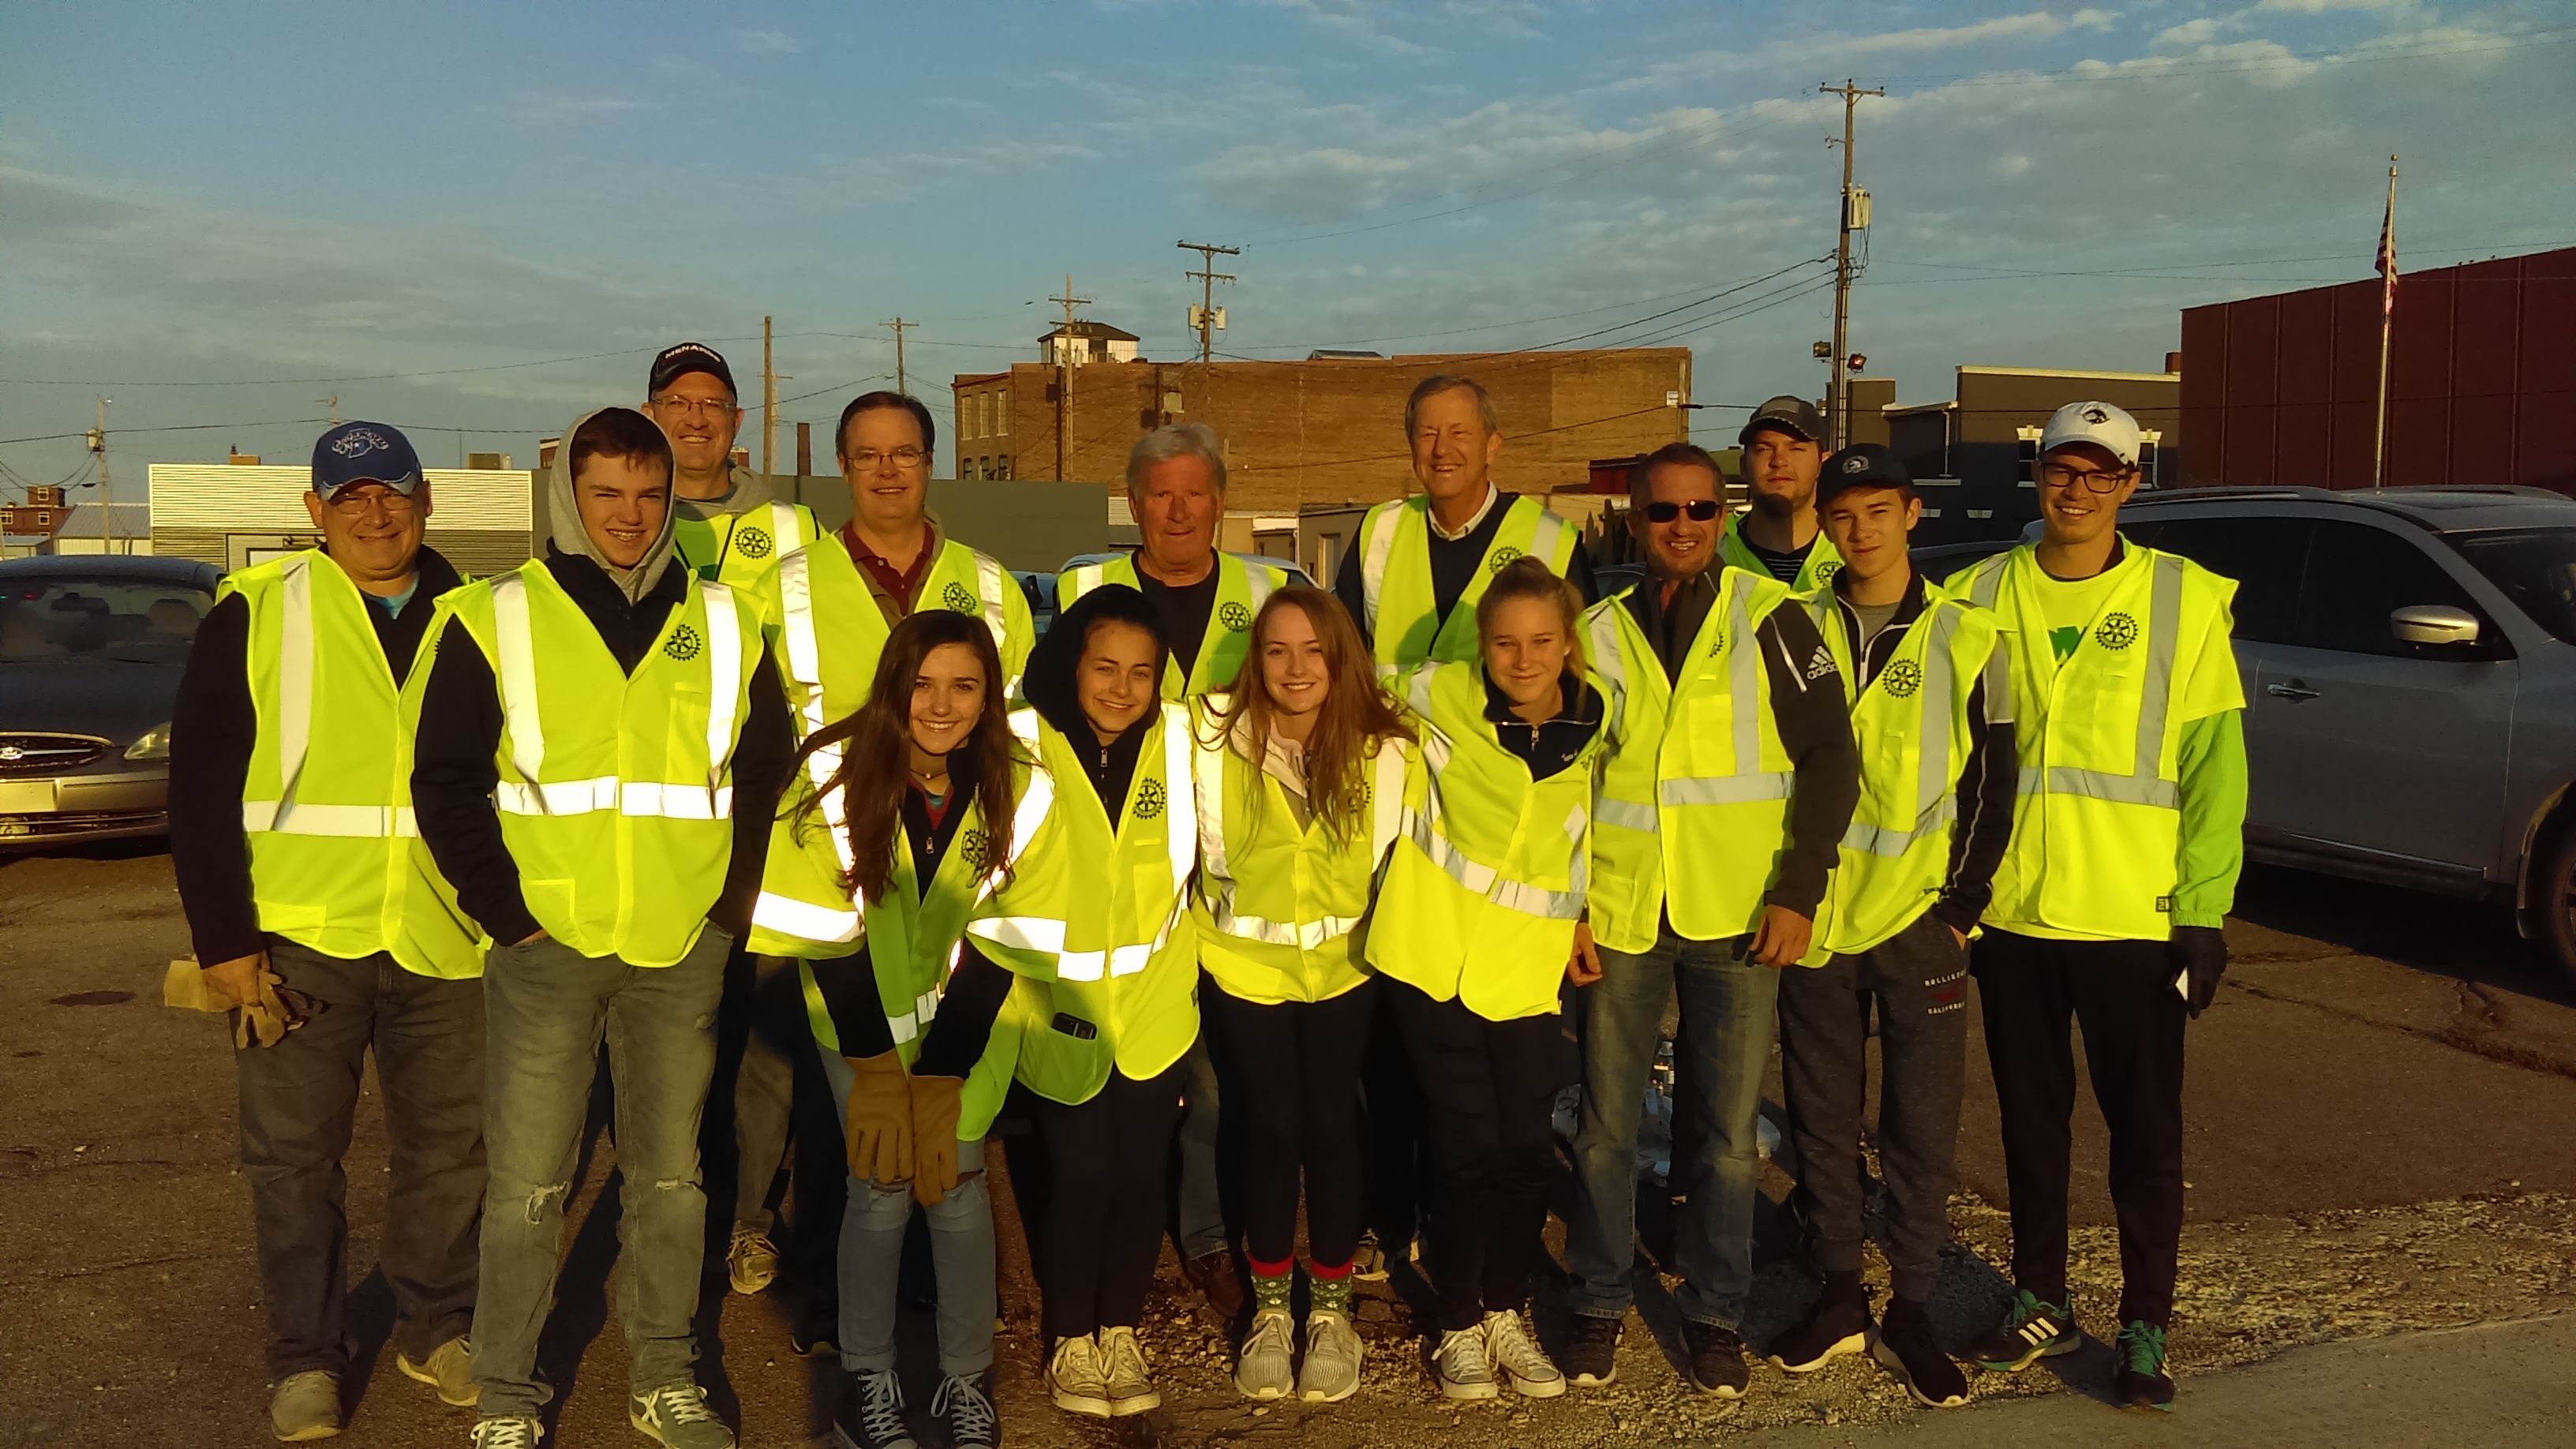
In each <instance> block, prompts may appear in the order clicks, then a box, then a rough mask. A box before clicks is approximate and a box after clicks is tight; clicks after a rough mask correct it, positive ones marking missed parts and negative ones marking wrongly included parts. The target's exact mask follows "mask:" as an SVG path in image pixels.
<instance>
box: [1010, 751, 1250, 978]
mask: <svg viewBox="0 0 2576 1449" xmlns="http://www.w3.org/2000/svg"><path fill="white" fill-rule="evenodd" d="M1160 708H1161V709H1162V710H1163V782H1164V783H1163V789H1164V792H1165V794H1166V795H1168V794H1169V793H1170V792H1171V791H1173V790H1175V789H1178V788H1179V787H1180V784H1181V782H1184V781H1186V780H1188V779H1189V778H1190V726H1189V716H1188V715H1187V714H1186V713H1185V712H1183V711H1181V710H1180V709H1178V708H1177V707H1176V706H1173V705H1170V704H1165V705H1162V706H1160ZM1011 729H1012V731H1013V732H1014V733H1015V734H1017V735H1018V736H1019V737H1020V739H1021V741H1022V742H1023V743H1025V744H1026V745H1027V746H1028V747H1029V753H1030V754H1031V755H1032V756H1039V755H1040V751H1039V747H1038V713H1037V711H1036V710H1034V709H1025V710H1019V711H1016V712H1014V713H1013V714H1012V716H1011ZM1041 758H1042V756H1041ZM1040 778H1046V776H1045V771H1044V770H1043V768H1041V769H1040V771H1039V773H1038V775H1037V776H1035V777H1032V780H1031V786H1032V788H1031V794H1032V795H1034V794H1035V793H1036V792H1035V782H1036V780H1037V779H1040ZM1052 798H1053V796H1052V794H1050V795H1049V799H1050V801H1051V800H1052ZM1020 803H1021V814H1020V815H1017V816H1014V817H1013V819H1014V820H1015V821H1016V820H1020V819H1024V818H1027V807H1028V800H1027V799H1026V798H1023V799H1022V800H1021V802H1020ZM1119 807H1120V811H1121V815H1120V823H1123V822H1124V820H1125V819H1126V816H1125V814H1124V811H1125V808H1126V802H1124V801H1121V802H1119ZM1102 813H1103V814H1106V813H1107V804H1106V802H1103V805H1102ZM1037 818H1039V819H1044V818H1045V812H1044V811H1043V810H1042V811H1040V812H1039V813H1038V816H1037ZM1014 828H1016V826H1015V827H1014ZM1116 830H1117V825H1116V824H1113V825H1112V826H1111V833H1112V836H1113V837H1114V836H1115V834H1116ZM1029 833H1030V834H1031V835H1034V834H1035V833H1036V831H1035V830H1034V828H1032V829H1031V831H1030V832H1029ZM1163 833H1164V850H1165V852H1166V854H1167V855H1168V857H1169V858H1170V860H1171V864H1172V908H1171V910H1170V911H1169V912H1167V913H1166V914H1165V915H1164V917H1163V924H1162V925H1161V926H1160V927H1158V928H1157V929H1156V930H1155V932H1154V939H1153V940H1152V941H1150V942H1147V943H1145V944H1143V945H1128V946H1118V947H1113V948H1112V949H1110V950H1106V951H1067V950H1066V949H1064V932H1065V923H1064V922H1062V921H1060V920H1056V919H1053V918H1051V917H1047V916H991V917H987V918H986V919H984V920H980V921H977V922H976V923H975V925H974V927H973V929H974V933H975V934H976V935H978V936H983V937H985V938H987V939H989V940H991V941H992V942H993V943H994V944H996V945H1000V946H1006V947H1010V948H1012V949H1015V950H1021V951H1032V952H1037V953H1041V954H1044V955H1048V956H1052V957H1054V958H1055V974H1056V975H1057V976H1059V977H1061V978H1063V979H1064V980H1067V981H1100V980H1103V979H1113V978H1116V977H1120V976H1133V975H1135V974H1136V973H1137V972H1139V971H1142V970H1144V969H1145V967H1146V965H1147V964H1148V963H1149V962H1151V961H1152V960H1153V959H1154V953H1155V952H1157V951H1160V950H1162V949H1163V946H1164V943H1166V942H1167V941H1169V940H1170V939H1171V936H1172V927H1173V926H1175V925H1177V924H1179V923H1180V919H1181V917H1182V916H1183V915H1184V914H1186V913H1187V912H1188V910H1189V905H1190V896H1189V883H1190V871H1191V870H1192V868H1194V867H1195V866H1196V865H1197V864H1198V856H1199V834H1198V819H1197V816H1196V813H1195V812H1193V811H1188V810H1182V809H1178V808H1167V809H1165V810H1164V811H1163ZM1026 838H1027V837H1026V836H1022V837H1019V839H1015V840H1014V841H1013V842H1012V848H1013V850H1014V851H1016V850H1018V849H1019V848H1020V841H1021V840H1024V839H1026Z"/></svg>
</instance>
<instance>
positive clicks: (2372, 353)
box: [2182, 248, 2576, 494]
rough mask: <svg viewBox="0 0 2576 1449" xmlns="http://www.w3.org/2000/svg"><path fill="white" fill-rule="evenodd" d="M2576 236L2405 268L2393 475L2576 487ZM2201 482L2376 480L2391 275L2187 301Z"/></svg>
mask: <svg viewBox="0 0 2576 1449" xmlns="http://www.w3.org/2000/svg"><path fill="white" fill-rule="evenodd" d="M2571 336H2576V248H2568V249H2563V250H2560V251H2553V252H2538V253H2534V254H2533V255H2530V256H2525V257H2507V258H2503V259H2500V260H2497V261H2491V262H2474V263H2471V264H2469V265H2467V266H2459V267H2443V268H2439V269H2436V270H2431V271H2423V272H2413V273H2408V274H2405V275H2403V276H2401V277H2400V278H2399V280H2398V286H2397V312H2396V318H2395V324H2394V331H2393V337H2392V339H2391V342H2390V348H2389V379H2388V481H2389V482H2390V483H2391V484H2392V485H2398V486H2408V485H2416V484H2433V483H2486V484H2497V483H2525V484H2532V485H2535V486H2538V487H2543V488H2555V489H2557V490H2559V491H2560V492H2563V493H2569V494H2576V347H2571V346H2570V345H2569V339H2570V337H2571ZM2182 351H2183V379H2182V434H2183V437H2184V439H2185V440H2186V442H2187V444H2188V447H2187V450H2186V453H2185V459H2184V469H2185V476H2184V481H2185V483H2186V485H2187V486H2205V487H2217V486H2227V487H2247V486H2255V487H2261V486H2275V485H2285V484H2297V485H2306V486H2310V487H2320V488H2367V487H2369V486H2370V484H2371V467H2372V465H2371V438H2372V433H2373V428H2374V424H2375V421H2376V417H2377V410H2378V409H2377V399H2378V387H2379V282H2378V280H2377V279H2376V278H2373V279H2370V280H2367V281H2360V282H2348V283H2345V284H2344V285H2342V286H2337V287H2320V288H2315V289H2312V290H2309V291H2304V292H2283V293H2277V294H2275V295H2272V296H2268V297H2248V298H2246V299H2244V300H2243V301H2238V302H2226V303H2220V304H2218V305H2216V306H2210V307H2194V308H2191V309H2190V310H2188V311H2186V312H2184V313H2183V314H2182Z"/></svg>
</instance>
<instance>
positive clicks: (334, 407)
mask: <svg viewBox="0 0 2576 1449" xmlns="http://www.w3.org/2000/svg"><path fill="white" fill-rule="evenodd" d="M314 401H315V402H318V403H320V404H322V405H323V406H324V407H327V408H329V409H330V410H331V426H333V427H335V428H336V427H338V426H340V395H339V394H338V393H336V392H335V393H333V394H331V395H330V396H329V397H317V398H315V399H314Z"/></svg>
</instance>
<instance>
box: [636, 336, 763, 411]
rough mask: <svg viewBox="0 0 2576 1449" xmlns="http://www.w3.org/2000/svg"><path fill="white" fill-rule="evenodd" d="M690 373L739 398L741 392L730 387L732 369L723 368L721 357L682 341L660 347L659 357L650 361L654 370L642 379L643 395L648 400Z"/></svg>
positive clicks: (731, 385)
mask: <svg viewBox="0 0 2576 1449" xmlns="http://www.w3.org/2000/svg"><path fill="white" fill-rule="evenodd" d="M693 372H703V373H705V374H706V375H707V376H709V377H712V378H714V379H715V380H716V381H718V382H720V383H723V384H724V388H725V391H726V392H729V393H732V394H733V395H734V396H735V397H740V396H742V389H740V388H738V387H735V386H734V385H733V369H732V368H730V367H728V366H726V365H725V360H724V354H723V353H721V352H718V351H716V350H715V349H714V348H712V347H709V346H708V345H706V344H705V343H703V342H682V343H679V344H677V345H676V346H671V347H665V348H663V349H662V354H661V355H660V356H659V357H656V358H654V359H653V371H652V374H651V376H649V377H648V378H646V379H645V383H644V395H645V396H646V397H651V396H652V395H653V394H655V393H658V392H660V391H661V390H662V389H664V388H666V387H669V386H670V385H671V384H672V383H674V382H677V381H679V380H680V379H681V378H684V377H686V376H688V375H689V374H690V373H693Z"/></svg>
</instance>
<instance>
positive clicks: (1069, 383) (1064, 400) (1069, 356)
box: [1047, 272, 1091, 481]
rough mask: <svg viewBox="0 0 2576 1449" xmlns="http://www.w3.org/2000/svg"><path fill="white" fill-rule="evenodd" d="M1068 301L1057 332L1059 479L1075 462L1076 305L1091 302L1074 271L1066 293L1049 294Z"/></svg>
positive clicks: (1066, 277) (1052, 299) (1064, 477)
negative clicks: (1078, 290) (1077, 287)
mask: <svg viewBox="0 0 2576 1449" xmlns="http://www.w3.org/2000/svg"><path fill="white" fill-rule="evenodd" d="M1047 300H1048V301H1050V302H1061V303H1063V304H1064V330H1063V331H1061V332H1058V333H1057V334H1056V335H1055V364H1056V385H1055V476H1056V478H1057V480H1058V481H1065V480H1068V479H1070V478H1071V477H1072V475H1071V474H1070V473H1068V472H1067V471H1066V470H1067V469H1068V468H1070V467H1071V466H1072V461H1073V451H1072V440H1071V439H1070V438H1069V437H1068V436H1067V434H1068V433H1069V432H1070V431H1071V430H1072V427H1073V309H1074V308H1076V307H1088V306H1090V305H1091V299H1090V298H1089V297H1077V296H1075V295H1073V273H1071V272H1067V273H1065V274H1064V295H1062V296H1060V297H1049V298H1047Z"/></svg>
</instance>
